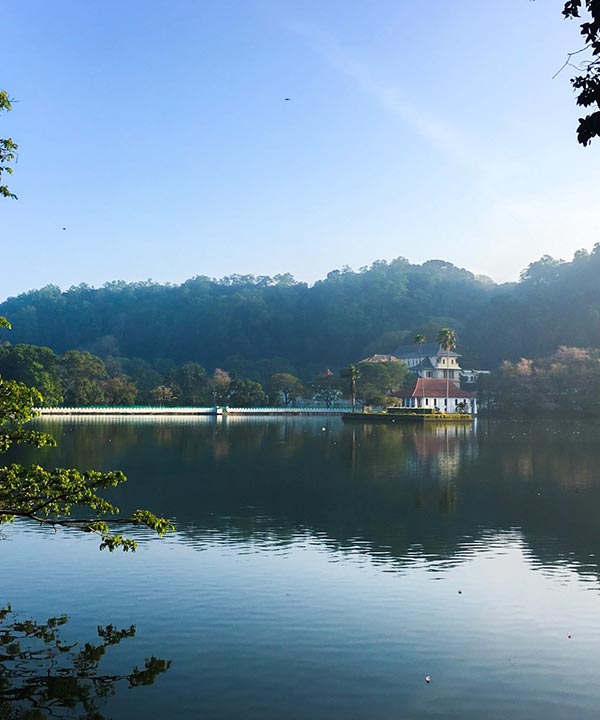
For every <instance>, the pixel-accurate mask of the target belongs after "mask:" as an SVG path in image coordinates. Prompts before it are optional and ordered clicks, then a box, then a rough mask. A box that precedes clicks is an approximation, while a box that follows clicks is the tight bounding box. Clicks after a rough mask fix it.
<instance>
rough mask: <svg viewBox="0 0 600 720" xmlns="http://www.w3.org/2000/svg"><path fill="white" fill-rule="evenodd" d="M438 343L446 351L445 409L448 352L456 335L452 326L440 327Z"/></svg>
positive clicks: (448, 368)
mask: <svg viewBox="0 0 600 720" xmlns="http://www.w3.org/2000/svg"><path fill="white" fill-rule="evenodd" d="M438 343H439V345H440V347H441V348H442V350H445V351H446V370H445V372H446V409H448V396H449V395H450V352H451V351H452V350H454V348H455V347H456V335H455V333H454V330H452V328H442V329H441V330H440V331H439V333H438Z"/></svg>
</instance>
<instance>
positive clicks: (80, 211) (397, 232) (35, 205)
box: [0, 0, 600, 298]
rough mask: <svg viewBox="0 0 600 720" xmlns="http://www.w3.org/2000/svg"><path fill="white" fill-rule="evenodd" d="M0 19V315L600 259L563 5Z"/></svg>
mask: <svg viewBox="0 0 600 720" xmlns="http://www.w3.org/2000/svg"><path fill="white" fill-rule="evenodd" d="M1 5H2V8H1V11H2V17H3V26H4V27H5V28H8V29H9V30H8V32H6V33H4V34H3V52H2V55H3V63H2V70H3V72H2V75H1V77H0V88H2V89H6V90H7V91H9V93H10V94H11V96H12V97H14V98H15V99H16V100H17V102H15V103H14V105H13V112H11V113H10V114H9V115H3V116H1V117H0V136H2V137H5V136H6V135H12V137H13V139H15V140H16V141H17V142H19V144H20V152H19V159H18V164H17V165H16V167H15V174H14V175H13V177H12V180H11V185H12V189H13V190H14V191H15V192H16V193H17V194H18V196H19V200H18V201H17V202H10V201H8V200H5V201H3V202H2V204H1V205H0V248H1V249H2V252H3V256H4V259H5V268H6V269H8V272H6V270H5V273H4V274H3V280H2V285H1V287H0V297H2V298H4V297H6V296H9V295H14V294H17V293H19V292H23V291H25V290H28V289H31V288H34V287H41V286H43V285H46V284H48V283H54V284H57V285H60V286H61V287H63V288H66V287H69V286H70V285H73V284H78V283H80V282H87V283H89V284H92V285H101V284H102V283H103V282H106V281H109V280H115V279H124V280H128V281H129V280H131V281H133V280H145V279H147V278H152V279H154V280H157V281H160V282H181V281H183V280H185V279H186V278H188V277H191V276H193V275H200V274H204V275H210V276H217V277H219V276H222V275H228V274H232V273H253V274H268V275H274V274H276V273H278V272H287V271H289V272H292V273H293V274H294V275H295V276H296V277H297V278H298V279H301V280H306V281H309V282H312V281H314V280H316V279H318V278H319V277H323V276H324V275H325V274H326V273H327V272H328V271H329V270H332V269H334V268H339V267H341V266H343V265H350V266H351V267H354V268H359V267H361V266H363V265H368V264H370V263H371V262H372V261H374V260H376V259H381V258H383V259H392V258H394V257H397V256H399V255H402V256H404V257H407V258H408V259H409V260H411V261H412V262H423V261H425V260H427V259H430V258H444V259H447V260H450V261H452V262H454V263H455V264H457V265H460V266H463V267H467V268H468V269H470V270H472V271H473V272H477V273H484V274H487V275H489V276H491V277H492V278H493V279H495V280H498V281H503V280H510V279H516V278H517V277H518V273H519V271H520V270H521V269H523V268H524V267H525V266H526V265H527V264H528V263H529V262H531V261H532V260H535V259H537V258H539V257H540V256H541V255H542V254H545V253H548V254H551V255H554V256H557V257H564V258H565V259H569V258H570V257H571V256H572V254H573V252H574V251H575V250H577V249H578V248H581V247H586V248H588V249H589V248H591V247H592V246H593V245H594V243H595V242H597V241H598V240H600V233H599V230H600V203H598V202H597V196H598V188H599V187H600V164H599V163H598V158H599V153H600V143H596V144H595V145H592V146H591V147H588V148H587V149H584V148H582V147H580V146H579V145H578V144H577V143H576V140H575V126H576V119H577V117H578V115H579V114H580V113H579V111H578V110H577V108H576V107H575V104H574V99H573V94H572V91H571V88H570V85H569V82H568V80H569V74H568V73H567V72H563V73H562V74H561V75H559V76H558V77H557V78H556V79H554V80H553V79H552V76H553V74H554V73H555V71H556V70H557V69H558V68H559V67H560V65H561V64H562V62H563V60H564V58H565V55H566V52H567V51H570V50H574V49H577V48H579V47H580V42H579V36H578V27H577V25H576V24H574V23H570V22H568V21H566V20H563V18H562V16H561V8H562V2H561V1H560V0H538V2H529V1H528V0H486V1H485V2H482V1H481V0H452V1H450V0H430V2H427V3H425V2H414V0H373V2H368V3H365V2H364V1H363V0H320V1H317V0H311V1H310V2H309V1H308V0H296V1H294V2H292V1H291V0H290V1H289V2H285V1H283V0H235V1H234V0H211V1H210V2H208V0H205V1H201V0H194V1H192V0H168V1H167V0H127V1H126V2H124V1H123V0H103V2H81V0H54V1H53V2H48V1H47V0H11V1H6V0H5V1H4V2H1ZM286 97H289V98H290V100H289V101H285V100H284V98H286ZM63 227H65V228H66V230H63V229H62V228H63Z"/></svg>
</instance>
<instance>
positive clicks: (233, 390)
mask: <svg viewBox="0 0 600 720" xmlns="http://www.w3.org/2000/svg"><path fill="white" fill-rule="evenodd" d="M268 402H269V398H268V397H267V395H266V393H265V392H264V390H263V388H262V385H261V384H260V383H257V382H255V381H254V380H233V381H232V382H231V384H230V385H229V393H228V397H227V404H228V405H231V406H232V407H260V406H264V405H267V404H268Z"/></svg>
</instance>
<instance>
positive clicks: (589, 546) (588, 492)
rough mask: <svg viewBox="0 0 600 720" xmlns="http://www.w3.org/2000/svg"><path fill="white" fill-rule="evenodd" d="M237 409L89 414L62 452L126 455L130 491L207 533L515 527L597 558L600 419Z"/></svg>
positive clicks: (276, 537)
mask: <svg viewBox="0 0 600 720" xmlns="http://www.w3.org/2000/svg"><path fill="white" fill-rule="evenodd" d="M232 420H233V418H228V419H226V420H225V421H223V422H216V421H214V420H210V421H204V422H189V421H187V422H174V423H173V424H172V426H169V424H168V423H160V424H158V425H157V426H155V425H153V424H152V423H149V422H147V423H139V424H138V423H135V422H134V423H131V421H129V423H123V424H122V425H115V424H112V425H111V424H109V423H107V424H106V425H104V426H103V425H102V424H101V423H84V424H81V425H80V426H78V427H75V428H74V430H73V431H70V432H68V433H65V434H63V436H62V437H61V447H60V448H59V450H58V451H52V452H53V453H55V454H58V453H60V452H63V456H62V458H61V462H62V463H63V464H65V465H68V464H76V461H74V460H73V459H72V457H73V456H72V455H71V453H76V454H80V456H83V453H89V456H88V459H87V462H85V463H82V462H79V464H86V465H102V466H104V467H107V466H108V467H122V468H123V469H124V470H125V471H126V472H127V473H128V475H129V478H130V481H129V483H127V484H126V485H125V486H123V488H122V489H120V490H119V491H118V492H115V493H114V495H113V499H114V500H115V501H116V502H117V504H120V505H121V506H122V507H123V509H124V510H128V509H129V508H133V507H136V506H137V505H139V504H140V493H143V499H144V504H146V505H148V506H150V507H153V508H155V509H156V510H158V511H160V512H161V513H162V514H165V515H168V516H169V517H174V518H176V520H177V526H178V529H179V531H180V533H179V538H180V539H181V540H183V541H184V542H188V543H190V544H192V545H195V546H204V545H205V544H206V542H208V543H213V542H224V543H237V542H242V543H248V544H249V543H256V544H258V545H265V546H266V545H272V546H277V545H278V544H279V545H280V546H282V547H285V545H286V544H287V543H291V542H294V541H296V540H301V541H302V540H304V539H306V538H309V539H310V538H317V539H318V542H319V543H324V544H325V545H327V547H331V548H332V549H336V548H340V549H345V548H351V547H358V546H360V548H361V550H362V551H364V552H368V553H370V554H371V555H372V556H377V557H378V558H387V559H388V561H393V562H406V561H407V558H411V557H414V549H415V548H419V553H421V556H422V555H423V554H424V555H426V556H427V557H431V558H435V557H441V558H451V557H458V558H462V557H464V553H465V548H464V542H465V540H464V539H465V538H471V539H473V541H474V540H476V539H478V538H481V537H482V533H485V532H491V533H494V532H500V533H507V532H508V533H510V532H512V530H513V529H515V528H516V529H518V531H519V532H520V533H521V535H522V537H523V539H524V541H525V542H526V543H527V545H528V546H529V547H530V548H531V552H532V553H533V555H534V556H535V557H536V558H538V559H539V561H540V562H542V563H543V564H546V565H549V564H553V563H569V565H570V566H572V567H578V568H579V569H581V568H585V569H586V570H587V571H593V572H597V571H598V568H597V562H598V561H597V558H598V557H600V541H599V539H598V537H599V536H598V533H597V531H596V525H597V521H596V513H595V512H594V508H595V507H597V506H598V503H599V502H600V478H599V477H598V473H597V468H598V467H599V466H600V462H599V461H600V442H599V441H600V425H591V424H590V425H581V424H579V425H578V424H575V423H572V422H570V423H554V424H551V423H548V422H546V421H544V422H542V423H540V422H538V423H531V422H527V423H519V422H507V421H502V422H493V423H484V422H481V421H479V425H478V426H477V427H476V428H475V429H473V428H472V427H471V426H470V425H469V426H465V425H456V426H453V425H426V426H425V427H418V426H408V425H404V426H389V425H355V424H352V425H349V426H343V425H342V424H341V422H340V421H339V420H336V419H334V418H308V419H300V418H269V419H267V418H258V419H253V420H250V419H249V418H236V419H235V421H233V422H232ZM53 430H54V428H53ZM111 439H112V442H108V441H109V440H111ZM65 444H66V445H67V449H66V450H64V451H63V446H64V445H65ZM82 448H84V450H82ZM53 461H54V459H53ZM59 464H60V463H59ZM538 493H539V494H538ZM469 542H470V541H469ZM592 556H593V557H592Z"/></svg>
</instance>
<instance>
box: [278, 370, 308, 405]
mask: <svg viewBox="0 0 600 720" xmlns="http://www.w3.org/2000/svg"><path fill="white" fill-rule="evenodd" d="M305 392H306V390H305V388H304V385H303V384H302V381H301V380H300V378H298V377H296V376H295V375H291V374H290V373H275V375H272V376H271V382H270V383H269V396H270V398H271V401H272V402H274V403H278V401H279V400H283V404H284V405H285V407H287V406H288V405H289V404H290V403H291V402H293V401H294V400H295V399H296V398H297V397H301V396H302V395H304V394H305Z"/></svg>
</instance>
